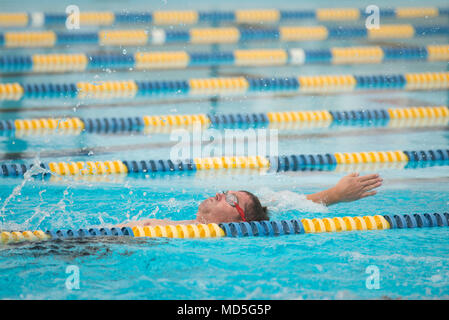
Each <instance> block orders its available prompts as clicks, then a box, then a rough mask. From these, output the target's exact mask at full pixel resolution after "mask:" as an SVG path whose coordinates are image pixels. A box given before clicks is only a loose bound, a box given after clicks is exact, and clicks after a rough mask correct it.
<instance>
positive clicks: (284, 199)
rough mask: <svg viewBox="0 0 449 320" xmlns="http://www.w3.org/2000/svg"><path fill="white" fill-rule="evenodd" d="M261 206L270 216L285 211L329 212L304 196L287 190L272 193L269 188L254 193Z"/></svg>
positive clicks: (323, 206)
mask: <svg viewBox="0 0 449 320" xmlns="http://www.w3.org/2000/svg"><path fill="white" fill-rule="evenodd" d="M255 194H257V196H258V197H259V200H260V202H261V203H262V205H263V206H267V207H268V210H269V211H270V212H271V213H272V214H277V213H282V212H284V211H287V210H296V211H299V212H315V213H326V212H329V210H328V208H327V207H326V206H325V205H322V204H319V203H315V202H313V201H311V200H308V199H307V198H306V195H305V194H300V193H296V192H293V191H289V190H283V191H273V190H271V189H270V188H266V187H265V188H261V189H259V190H257V191H256V192H255Z"/></svg>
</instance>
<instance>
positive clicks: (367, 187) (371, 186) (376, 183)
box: [363, 181, 382, 191]
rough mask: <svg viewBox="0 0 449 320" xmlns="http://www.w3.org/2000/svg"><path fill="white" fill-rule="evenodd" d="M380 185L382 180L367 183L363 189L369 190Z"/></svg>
mask: <svg viewBox="0 0 449 320" xmlns="http://www.w3.org/2000/svg"><path fill="white" fill-rule="evenodd" d="M381 185H382V181H377V182H374V183H372V184H369V185H367V186H365V187H364V188H363V191H370V190H373V189H376V188H379V187H380V186H381Z"/></svg>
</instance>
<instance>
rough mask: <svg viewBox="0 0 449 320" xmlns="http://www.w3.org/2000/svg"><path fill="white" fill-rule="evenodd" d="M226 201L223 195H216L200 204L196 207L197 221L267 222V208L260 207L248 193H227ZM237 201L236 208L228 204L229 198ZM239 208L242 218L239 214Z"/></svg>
mask: <svg viewBox="0 0 449 320" xmlns="http://www.w3.org/2000/svg"><path fill="white" fill-rule="evenodd" d="M227 193H228V194H230V195H232V196H231V197H229V196H228V201H226V195H225V194H224V193H217V194H216V195H215V197H210V198H207V199H206V200H204V201H203V202H201V204H200V205H199V207H198V213H197V220H198V221H199V222H200V223H222V222H225V223H226V222H242V221H243V217H244V218H245V220H246V221H247V222H250V221H262V220H268V219H269V217H268V210H267V207H262V205H261V204H260V201H259V199H258V198H257V197H256V196H255V195H253V194H252V193H251V192H248V191H228V192H227ZM232 197H235V198H234V199H237V206H235V205H231V204H230V203H229V198H232ZM237 207H240V208H241V209H242V211H243V217H242V214H241V212H239V209H238V208H237Z"/></svg>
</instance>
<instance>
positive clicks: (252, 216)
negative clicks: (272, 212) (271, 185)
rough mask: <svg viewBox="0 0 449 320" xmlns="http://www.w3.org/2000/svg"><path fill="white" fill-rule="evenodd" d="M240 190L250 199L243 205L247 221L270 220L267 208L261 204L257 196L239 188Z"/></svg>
mask: <svg viewBox="0 0 449 320" xmlns="http://www.w3.org/2000/svg"><path fill="white" fill-rule="evenodd" d="M240 192H244V193H246V194H247V195H248V196H249V197H250V199H251V201H250V203H249V204H247V205H246V206H245V217H246V220H247V221H248V222H249V221H263V220H270V217H269V216H268V208H267V207H264V206H262V204H261V203H260V201H259V198H257V197H256V196H255V195H254V194H252V193H251V192H249V191H245V190H241V191H240Z"/></svg>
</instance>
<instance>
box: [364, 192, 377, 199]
mask: <svg viewBox="0 0 449 320" xmlns="http://www.w3.org/2000/svg"><path fill="white" fill-rule="evenodd" d="M375 194H377V191H371V192H365V193H364V194H362V196H361V197H360V198H366V197H371V196H374V195H375Z"/></svg>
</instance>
